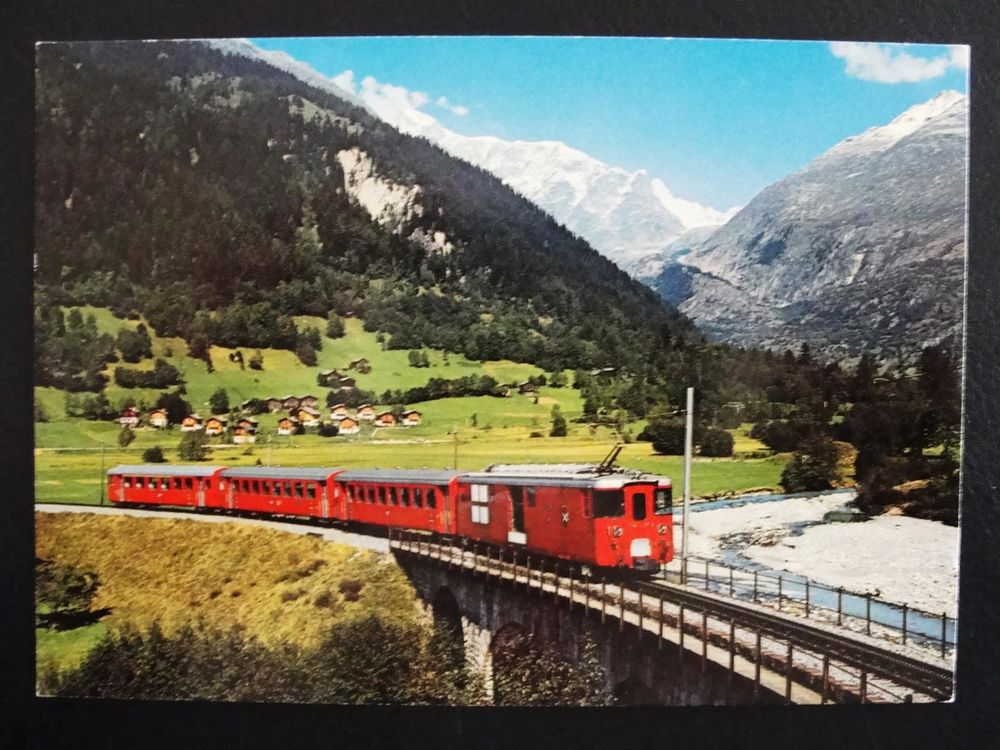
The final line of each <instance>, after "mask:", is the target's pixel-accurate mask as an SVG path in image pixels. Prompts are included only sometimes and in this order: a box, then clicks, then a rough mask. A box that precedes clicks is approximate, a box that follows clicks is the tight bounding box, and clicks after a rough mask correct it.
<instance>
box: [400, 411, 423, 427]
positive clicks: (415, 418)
mask: <svg viewBox="0 0 1000 750" xmlns="http://www.w3.org/2000/svg"><path fill="white" fill-rule="evenodd" d="M419 424H420V412H419V411H417V410H416V409H410V410H409V411H404V412H403V427H416V426H417V425H419Z"/></svg>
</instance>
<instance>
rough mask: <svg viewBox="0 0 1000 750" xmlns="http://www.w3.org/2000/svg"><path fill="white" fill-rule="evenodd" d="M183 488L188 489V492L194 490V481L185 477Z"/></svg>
mask: <svg viewBox="0 0 1000 750" xmlns="http://www.w3.org/2000/svg"><path fill="white" fill-rule="evenodd" d="M184 488H185V489H188V490H193V489H194V480H193V479H192V478H191V477H185V479H184Z"/></svg>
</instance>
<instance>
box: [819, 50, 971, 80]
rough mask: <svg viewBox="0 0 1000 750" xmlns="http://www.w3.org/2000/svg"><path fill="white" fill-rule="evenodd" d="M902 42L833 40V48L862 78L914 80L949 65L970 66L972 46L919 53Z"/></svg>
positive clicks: (850, 70)
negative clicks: (933, 53)
mask: <svg viewBox="0 0 1000 750" xmlns="http://www.w3.org/2000/svg"><path fill="white" fill-rule="evenodd" d="M900 46H901V45H893V44H877V43H874V42H831V43H830V51H831V52H832V53H833V54H834V56H835V57H839V58H840V59H842V60H845V61H846V62H847V68H846V69H845V72H846V73H847V75H849V76H854V77H855V78H860V79H861V80H862V81H877V82H879V83H913V82H916V81H926V80H927V79H929V78H937V77H938V76H942V75H944V74H945V73H946V72H947V71H948V69H949V68H958V69H960V70H967V69H968V67H969V48H968V47H964V46H961V45H954V46H952V47H951V48H950V49H949V51H948V54H944V55H939V56H937V57H917V56H915V55H911V54H910V53H909V52H906V51H905V50H902V49H900Z"/></svg>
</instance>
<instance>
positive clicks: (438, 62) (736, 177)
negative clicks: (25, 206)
mask: <svg viewBox="0 0 1000 750" xmlns="http://www.w3.org/2000/svg"><path fill="white" fill-rule="evenodd" d="M251 41H253V43H254V44H256V45H257V46H259V47H261V48H264V49H269V50H283V51H285V52H287V53H288V54H290V55H291V56H292V57H295V58H296V59H299V60H302V61H303V62H307V63H309V64H310V65H312V66H313V67H314V68H316V69H317V70H318V71H319V72H321V73H323V74H325V75H329V76H336V75H338V74H340V73H343V72H344V71H346V70H351V71H353V72H354V77H355V80H356V81H360V80H361V79H363V78H364V77H366V76H373V77H374V78H376V79H377V80H378V81H379V82H380V83H389V84H393V85H396V86H402V87H404V88H406V89H408V90H410V91H414V92H422V93H424V94H426V95H427V103H426V104H424V105H423V106H422V107H421V109H422V111H424V112H426V113H427V114H430V115H432V116H433V117H435V118H436V119H437V120H439V121H440V122H441V124H442V125H444V126H445V127H447V128H450V129H452V130H454V131H456V132H459V133H462V134H463V135H494V136H498V137H500V138H505V139H523V140H557V141H562V142H564V143H566V144H568V145H570V146H572V147H574V148H577V149H580V150H581V151H584V152H586V153H588V154H590V155H592V156H594V157H596V158H598V159H600V160H601V161H604V162H607V163H609V164H614V165H617V166H620V167H624V168H626V169H629V170H635V169H645V170H647V171H648V172H649V173H651V174H653V175H654V176H657V177H660V178H661V179H663V181H664V182H665V183H666V185H667V186H668V187H669V188H670V189H671V190H672V191H673V192H674V194H675V195H677V196H678V197H681V198H686V199H688V200H694V201H697V202H699V203H703V204H706V205H710V206H713V207H715V208H719V209H726V208H729V207H730V206H734V205H742V204H745V203H746V202H747V201H749V200H750V199H751V198H752V197H753V196H754V195H755V194H756V193H757V192H758V191H759V190H761V189H762V188H764V187H765V186H767V185H768V184H770V183H772V182H774V181H775V180H778V179H780V178H781V177H783V176H785V175H787V174H788V173H790V172H793V171H795V170H797V169H799V168H801V167H803V166H804V165H805V164H807V163H808V162H809V161H810V160H811V159H813V158H814V157H816V156H818V155H819V154H820V153H822V152H823V151H824V150H826V149H827V148H829V147H830V146H832V145H833V144H835V143H836V142H838V141H840V140H841V139H843V138H846V137H847V136H849V135H854V134H857V133H860V132H861V131H863V130H865V129H866V128H869V127H872V126H875V125H883V124H885V123H887V122H888V121H889V120H891V119H892V118H893V117H895V116H896V115H898V114H900V113H901V112H902V111H903V110H905V109H906V108H908V107H910V106H912V105H914V104H917V103H919V102H923V101H926V100H928V99H930V98H931V97H933V96H935V95H936V94H938V93H939V92H941V91H943V90H945V89H955V90H958V91H961V92H963V93H966V92H967V90H968V83H967V75H968V74H967V57H966V56H965V55H963V53H962V50H961V49H958V48H949V47H947V46H943V45H869V44H860V43H843V44H834V45H831V44H829V43H826V42H769V41H751V40H703V39H640V38H629V39H624V38H583V39H580V38H566V37H353V38H306V39H252V40H251ZM441 97H444V98H445V99H446V102H445V101H441V102H438V100H439V98H441ZM421 98H422V97H421ZM445 104H446V105H447V106H442V105H445ZM453 110H457V112H458V114H456V112H455V111H453Z"/></svg>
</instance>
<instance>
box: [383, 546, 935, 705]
mask: <svg viewBox="0 0 1000 750" xmlns="http://www.w3.org/2000/svg"><path fill="white" fill-rule="evenodd" d="M389 547H390V550H391V551H394V552H396V553H404V554H412V555H417V556H419V557H422V558H425V559H428V560H431V561H433V562H435V563H436V564H440V565H443V566H446V567H448V568H451V569H455V570H462V571H463V572H465V573H468V574H469V575H472V576H482V577H483V578H484V579H492V580H493V581H495V582H498V583H499V584H501V585H504V584H507V585H510V586H513V587H521V588H522V589H523V590H524V591H526V592H533V593H534V594H536V595H537V596H539V597H540V598H544V597H546V596H549V597H551V601H553V602H557V603H563V604H565V605H566V606H567V607H569V608H574V607H579V608H581V609H582V610H583V611H584V612H585V613H587V614H589V615H590V616H593V617H595V618H596V617H599V618H600V621H601V622H602V623H605V622H606V621H607V620H608V619H609V618H610V619H611V620H617V622H618V627H619V630H624V628H625V626H626V625H629V626H631V627H634V628H636V629H637V630H638V632H639V634H640V637H645V636H647V634H652V635H653V637H656V638H657V647H658V648H660V649H662V648H665V647H669V646H670V644H674V645H675V646H676V647H677V649H678V653H679V655H680V656H681V658H683V653H684V652H685V650H686V651H688V652H692V651H693V652H694V653H696V654H697V653H698V652H699V651H700V655H701V659H702V664H703V668H704V666H705V664H706V663H707V661H708V660H711V661H713V662H715V663H717V664H720V665H722V666H724V667H727V668H728V672H729V675H730V680H732V679H733V676H734V675H737V674H739V675H741V676H743V677H746V678H748V679H750V680H752V681H753V686H754V695H755V696H757V695H759V693H760V690H761V688H762V685H763V686H764V687H766V689H768V690H770V691H771V692H774V693H777V694H778V695H782V694H783V695H784V697H785V701H786V702H788V703H792V702H796V703H809V702H812V703H823V704H825V703H857V702H860V703H891V702H909V701H913V700H923V701H926V700H930V701H935V700H947V699H949V698H950V696H951V693H952V684H953V683H952V679H953V678H952V672H951V670H950V669H949V668H947V667H945V666H941V665H939V664H932V663H927V662H924V661H921V660H918V659H916V658H913V657H910V656H906V655H903V654H899V653H896V652H894V651H892V650H889V649H886V648H883V647H881V646H879V645H877V644H873V643H870V642H865V641H862V640H859V639H858V638H856V637H853V634H852V635H848V634H843V633H836V632H831V631H830V630H826V629H823V628H821V627H818V626H817V625H815V624H813V623H808V622H803V621H802V620H801V619H798V618H794V617H791V616H788V615H786V614H785V613H783V612H782V613H779V612H774V611H770V610H768V609H767V608H766V607H762V606H760V605H757V604H754V603H752V602H743V601H740V600H738V599H727V598H725V597H723V598H721V599H720V598H719V597H717V596H715V595H714V593H713V592H712V591H709V592H704V591H695V590H692V589H691V588H688V587H682V586H677V585H673V584H670V583H666V582H661V581H657V582H642V581H634V580H622V579H615V580H612V579H609V578H608V577H601V578H600V579H599V580H598V579H596V578H591V577H584V576H582V575H580V572H579V567H578V566H577V565H574V564H571V563H568V562H565V561H558V560H553V559H551V558H548V557H541V556H538V555H531V554H529V553H527V552H526V551H523V550H509V549H504V548H497V547H493V546H490V545H485V544H475V543H474V544H471V545H466V546H460V545H458V544H454V543H452V542H451V540H448V539H444V540H442V539H437V538H434V537H432V536H430V535H428V534H425V533H421V532H414V531H405V530H398V529H393V530H390V534H389Z"/></svg>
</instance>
